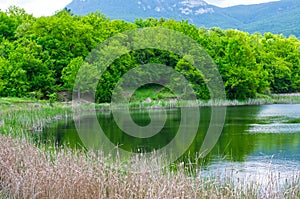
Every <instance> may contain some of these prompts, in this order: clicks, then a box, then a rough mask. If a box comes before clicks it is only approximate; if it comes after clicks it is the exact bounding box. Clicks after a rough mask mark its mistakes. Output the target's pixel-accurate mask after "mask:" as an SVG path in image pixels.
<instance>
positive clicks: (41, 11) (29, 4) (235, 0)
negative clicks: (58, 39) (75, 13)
mask: <svg viewBox="0 0 300 199" xmlns="http://www.w3.org/2000/svg"><path fill="white" fill-rule="evenodd" d="M71 1H72V0H0V9H1V10H2V11H4V10H6V9H7V8H8V7H9V6H11V5H15V6H18V7H21V8H24V9H25V10H26V12H27V13H30V14H33V15H34V16H35V17H39V16H49V15H53V14H54V13H55V11H58V10H61V9H63V8H64V7H65V6H66V5H68V4H69V3H70V2H71ZM205 1H206V2H207V3H210V4H213V5H216V6H219V7H228V6H233V5H240V4H256V3H265V2H270V1H276V0H205Z"/></svg>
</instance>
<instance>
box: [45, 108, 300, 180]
mask: <svg viewBox="0 0 300 199" xmlns="http://www.w3.org/2000/svg"><path fill="white" fill-rule="evenodd" d="M199 109H200V122H199V124H194V125H195V126H197V125H198V128H197V129H198V131H197V134H196V136H195V138H194V140H193V142H192V143H191V145H190V147H189V149H188V151H187V152H186V153H185V154H184V155H183V156H182V157H181V158H180V161H184V160H185V159H186V157H187V156H189V157H192V158H193V157H194V156H195V155H196V154H197V152H199V150H200V148H201V145H202V142H203V139H204V137H205V133H206V132H207V129H208V127H209V123H210V120H211V108H209V107H201V108H199ZM149 112H150V113H149ZM162 113H166V116H167V117H166V118H165V117H162ZM130 114H131V117H132V118H133V120H134V122H135V123H136V124H138V125H139V126H147V125H148V124H149V123H150V122H151V120H150V117H149V114H151V119H152V121H154V120H155V119H156V120H158V121H159V120H160V118H162V119H165V122H164V126H163V128H162V129H161V131H160V132H159V133H158V134H156V135H153V136H152V137H149V138H135V137H133V136H132V135H128V134H126V133H124V132H123V131H122V130H121V129H120V128H119V127H118V125H117V124H116V122H115V120H114V119H113V115H112V113H108V112H105V113H103V112H102V113H101V112H99V113H97V119H98V122H99V123H98V124H95V122H94V121H93V120H92V118H93V117H92V116H91V115H89V114H87V113H86V114H84V115H83V116H80V117H78V119H77V121H76V124H77V125H78V124H80V125H81V126H80V128H82V129H85V130H86V134H85V135H82V133H81V135H79V134H78V133H77V130H76V125H75V122H74V121H73V120H72V119H66V120H61V121H58V122H55V123H53V124H51V125H49V126H47V127H46V128H44V131H43V132H42V134H40V135H39V136H40V137H39V138H40V139H42V140H43V142H44V143H53V142H55V143H56V144H57V145H68V146H70V147H72V148H74V147H76V148H82V147H83V146H84V145H85V144H83V142H82V140H84V139H88V140H90V143H93V144H94V145H95V146H96V145H97V146H100V147H101V140H99V139H98V138H97V139H95V137H93V134H90V131H91V129H95V128H97V127H96V126H97V125H99V124H100V126H101V128H102V129H103V131H104V132H105V135H106V137H107V138H108V139H109V140H110V141H111V142H112V143H113V144H114V145H115V146H118V147H120V148H122V149H124V150H125V151H129V152H131V151H134V152H138V151H144V152H148V151H151V150H153V149H155V150H159V149H160V148H162V147H164V146H165V145H167V144H168V143H170V142H171V141H172V139H174V137H175V136H176V133H177V131H178V129H179V127H180V122H181V109H180V108H175V109H167V110H160V109H155V110H149V111H148V110H133V111H131V113H130ZM126 122H127V119H126V118H123V124H125V125H126V124H127V123H126ZM77 127H78V126H77ZM84 136H86V137H84ZM179 144H180V143H179ZM201 164H202V168H203V169H202V174H203V175H209V174H210V173H211V172H219V175H220V176H223V175H224V176H226V175H230V173H232V172H234V173H240V174H241V175H242V176H244V177H245V178H247V179H254V180H259V181H262V182H263V181H264V180H263V179H265V177H266V175H267V174H269V172H270V171H272V170H276V171H277V172H278V173H280V175H281V176H289V175H291V173H292V172H295V171H299V170H300V104H291V105H262V106H232V107H227V109H226V119H225V124H224V127H223V130H222V133H221V135H220V137H219V139H218V141H217V143H216V145H215V146H214V148H213V149H212V150H211V152H210V153H209V154H208V155H207V156H206V157H205V158H204V159H201ZM228 172H229V174H228Z"/></svg>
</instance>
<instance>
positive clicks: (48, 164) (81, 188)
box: [0, 99, 300, 198]
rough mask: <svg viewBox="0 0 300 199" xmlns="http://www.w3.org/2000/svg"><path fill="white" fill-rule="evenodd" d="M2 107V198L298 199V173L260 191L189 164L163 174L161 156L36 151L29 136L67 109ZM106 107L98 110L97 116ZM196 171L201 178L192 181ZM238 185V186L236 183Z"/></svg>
mask: <svg viewBox="0 0 300 199" xmlns="http://www.w3.org/2000/svg"><path fill="white" fill-rule="evenodd" d="M14 100H17V101H18V102H15V101H14ZM3 101H5V103H2V104H1V102H0V104H1V109H0V131H1V133H2V135H0V198H1V196H2V197H3V198H298V197H300V187H299V184H300V172H299V173H295V175H294V176H291V177H290V178H289V179H285V181H286V184H285V185H284V186H279V181H280V180H281V179H279V178H277V177H272V176H278V175H275V174H274V175H271V176H270V179H269V182H270V183H268V184H267V185H266V186H261V185H260V184H258V183H253V182H248V181H247V180H246V179H242V178H239V174H237V173H233V174H232V175H229V176H227V177H226V178H225V180H224V179H220V178H219V177H218V176H217V175H213V174H212V175H211V176H210V177H208V176H202V175H201V172H200V170H199V167H198V165H192V164H189V163H185V164H179V165H175V167H176V168H177V169H176V171H174V170H170V169H161V168H162V166H163V162H164V158H163V155H157V156H153V157H150V158H145V156H143V157H141V156H139V157H138V156H133V157H132V158H131V159H129V160H128V161H126V162H124V161H123V162H121V161H120V160H119V159H118V158H115V157H110V156H104V155H103V154H102V153H101V151H98V152H97V153H93V152H89V153H86V152H83V151H73V150H71V149H68V148H64V149H62V148H55V147H51V146H43V145H40V146H37V145H36V144H34V143H33V142H32V141H31V138H30V136H26V135H28V134H27V133H28V132H37V131H39V130H41V129H42V128H43V126H44V125H47V123H51V122H53V121H54V120H59V119H63V118H65V117H69V116H70V115H71V106H70V104H63V103H55V104H49V103H48V102H47V101H39V102H36V101H34V100H33V101H32V100H29V101H27V99H26V100H25V101H23V100H19V99H2V102H3ZM172 103H177V102H176V101H174V102H172ZM187 105H189V104H187ZM88 106H90V105H88ZM107 107H108V105H107V104H102V105H96V108H98V109H99V110H106V109H107ZM86 108H88V107H83V109H86ZM49 149H51V150H49ZM191 170H192V171H193V172H189V171H191ZM195 170H196V173H199V175H197V176H195V175H194V174H195ZM197 170H199V172H197ZM132 171H135V172H132ZM149 171H152V172H149ZM236 179H241V180H239V181H238V182H236Z"/></svg>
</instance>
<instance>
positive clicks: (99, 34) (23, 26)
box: [0, 7, 300, 102]
mask: <svg viewBox="0 0 300 199" xmlns="http://www.w3.org/2000/svg"><path fill="white" fill-rule="evenodd" d="M141 27H164V28H168V29H172V30H176V31H179V32H181V33H183V34H185V35H187V36H189V37H191V38H192V39H194V40H195V41H197V42H198V43H199V44H201V45H202V46H203V48H204V49H205V50H206V51H207V52H208V53H209V55H210V56H211V57H212V58H213V60H214V62H215V63H216V65H217V66H218V69H219V71H220V73H221V76H222V78H223V80H224V85H225V89H226V93H227V97H228V98H230V99H247V98H255V97H257V96H258V95H259V94H268V93H289V92H299V91H300V41H299V40H298V39H297V38H296V37H293V36H291V37H289V38H286V37H284V36H282V35H275V34H271V33H266V34H264V35H262V34H259V33H255V34H249V33H246V32H241V31H238V30H232V29H228V30H222V29H220V28H212V29H204V28H197V27H196V26H195V25H192V24H189V23H188V22H185V21H175V20H156V19H146V20H142V19H138V20H136V21H135V22H134V23H129V22H124V21H121V20H109V19H107V18H106V17H105V16H104V15H102V14H100V13H92V14H89V15H87V16H77V15H72V14H70V13H69V12H67V11H60V12H58V13H57V14H55V15H54V16H50V17H40V18H35V17H33V16H31V15H28V14H26V13H25V11H24V10H22V9H18V8H15V7H13V8H10V9H9V10H7V12H0V96H16V97H26V96H27V97H29V96H32V95H37V96H39V97H45V98H48V97H53V96H56V93H58V92H60V91H66V90H68V91H71V90H72V87H73V83H74V79H75V75H76V73H77V71H78V68H79V67H80V65H81V64H82V62H83V61H84V59H85V57H86V56H87V55H88V54H89V52H90V51H91V50H92V49H94V48H95V47H96V46H97V45H99V43H101V42H103V41H104V40H106V39H108V38H110V37H111V36H113V35H116V34H118V33H121V32H123V31H125V30H130V29H134V28H141ZM145 63H161V64H164V65H168V66H169V67H172V68H175V69H176V70H177V71H179V72H180V73H182V74H184V75H185V76H186V78H187V79H188V80H189V81H190V82H191V84H192V87H193V88H194V89H195V91H196V93H197V96H198V98H202V99H207V98H209V93H208V90H207V88H206V85H205V84H204V81H203V80H202V79H201V78H202V76H201V72H199V71H197V70H195V68H194V67H193V66H192V65H191V64H190V63H189V62H188V61H187V60H186V59H185V58H184V57H180V56H178V55H176V54H173V53H172V52H165V51H161V50H159V49H146V50H142V51H134V52H131V53H129V54H126V55H125V56H122V57H120V58H119V59H118V60H116V61H115V62H114V63H113V64H112V65H111V66H110V67H109V70H107V71H106V74H104V75H103V78H101V79H100V82H99V84H98V87H97V88H98V89H97V96H96V101H97V102H108V101H110V97H111V93H112V89H113V88H114V86H115V84H116V82H117V81H118V79H119V78H120V77H121V76H122V75H123V74H124V73H126V71H128V70H129V69H131V68H133V67H135V66H138V65H140V64H145Z"/></svg>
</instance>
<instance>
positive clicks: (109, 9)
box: [66, 0, 300, 38]
mask: <svg viewBox="0 0 300 199" xmlns="http://www.w3.org/2000/svg"><path fill="white" fill-rule="evenodd" d="M66 8H68V9H71V11H72V12H73V13H74V14H78V15H86V14H88V13H91V12H95V11H100V12H102V13H104V14H105V15H106V16H108V17H109V18H111V19H123V20H126V21H131V22H132V21H134V20H135V19H137V18H149V17H154V18H161V17H164V18H174V19H176V20H182V19H184V20H188V21H189V22H190V23H193V24H195V25H197V26H205V27H207V28H209V27H216V26H217V27H221V28H224V29H226V28H234V29H240V30H243V31H248V32H251V33H253V32H261V33H264V32H272V33H278V34H280V33H282V34H284V35H285V36H289V35H290V34H293V35H296V36H297V37H299V38H300V23H299V22H300V1H299V0H281V1H277V2H269V3H262V4H255V5H240V6H232V7H228V8H220V7H217V6H213V5H210V4H208V3H206V2H205V1H203V0H73V1H72V2H71V3H70V4H69V5H67V6H66Z"/></svg>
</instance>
